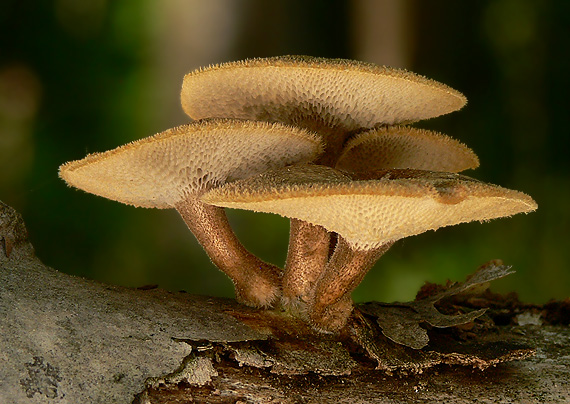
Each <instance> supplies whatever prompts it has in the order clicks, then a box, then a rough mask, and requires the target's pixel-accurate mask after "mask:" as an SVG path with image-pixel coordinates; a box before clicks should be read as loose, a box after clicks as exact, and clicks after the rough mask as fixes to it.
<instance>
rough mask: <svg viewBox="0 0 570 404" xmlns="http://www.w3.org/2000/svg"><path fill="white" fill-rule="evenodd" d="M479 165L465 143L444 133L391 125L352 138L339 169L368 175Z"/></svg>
mask: <svg viewBox="0 0 570 404" xmlns="http://www.w3.org/2000/svg"><path fill="white" fill-rule="evenodd" d="M478 166H479V159H478V158H477V156H476V155H475V153H474V152H473V150H471V149H470V148H468V147H467V146H465V145H464V144H463V143H461V142H459V141H457V140H455V139H453V138H451V137H449V136H446V135H443V134H441V133H437V132H433V131H429V130H424V129H417V128H411V127H409V126H390V127H387V128H377V129H372V130H370V131H367V132H363V133H360V134H358V135H356V136H355V137H353V138H352V139H350V140H349V141H348V142H347V144H346V146H345V147H344V149H343V152H342V155H341V156H340V158H339V160H338V162H337V164H336V168H337V169H340V170H346V171H352V172H365V171H371V170H378V169H386V168H413V169H418V170H432V171H446V172H452V173H456V172H460V171H463V170H467V169H470V168H476V167H478Z"/></svg>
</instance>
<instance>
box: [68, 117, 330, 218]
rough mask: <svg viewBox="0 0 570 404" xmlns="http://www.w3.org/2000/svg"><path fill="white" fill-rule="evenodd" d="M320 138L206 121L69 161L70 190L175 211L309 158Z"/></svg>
mask: <svg viewBox="0 0 570 404" xmlns="http://www.w3.org/2000/svg"><path fill="white" fill-rule="evenodd" d="M321 151H322V144H321V141H320V139H319V138H318V136H316V135H314V134H311V133H310V132H307V131H306V130H303V129H299V128H293V127H290V126H286V125H281V124H268V123H263V122H249V121H241V120H230V119H226V120H204V121H198V122H194V123H191V124H189V125H183V126H179V127H176V128H173V129H169V130H166V131H164V132H162V133H159V134H156V135H154V136H150V137H147V138H144V139H141V140H138V141H135V142H132V143H129V144H126V145H124V146H120V147H118V148H116V149H114V150H110V151H107V152H104V153H94V154H90V155H88V156H87V157H85V158H84V159H82V160H77V161H72V162H68V163H66V164H64V165H62V166H61V167H60V169H59V175H60V177H61V178H63V179H64V180H65V181H66V182H67V183H68V184H69V185H71V186H74V187H77V188H80V189H83V190H84V191H87V192H90V193H92V194H95V195H100V196H103V197H105V198H108V199H112V200H115V201H119V202H122V203H126V204H129V205H135V206H140V207H147V208H160V209H166V208H173V207H174V205H176V204H177V203H178V202H180V201H182V200H183V199H185V198H186V197H187V196H188V195H189V194H197V193H200V192H203V191H205V190H207V189H210V188H212V187H214V186H217V185H221V184H223V183H225V182H227V181H232V180H235V179H240V178H245V177H249V176H251V175H255V174H257V173H259V172H262V171H266V170H268V169H272V168H278V167H283V166H285V165H288V164H294V163H299V162H306V161H311V160H313V159H314V158H315V157H316V156H318V154H319V153H320V152H321Z"/></svg>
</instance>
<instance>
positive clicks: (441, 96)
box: [181, 56, 466, 132]
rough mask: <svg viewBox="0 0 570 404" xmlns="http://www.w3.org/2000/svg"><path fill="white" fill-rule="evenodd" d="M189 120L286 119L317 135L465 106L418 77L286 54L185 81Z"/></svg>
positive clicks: (212, 68)
mask: <svg viewBox="0 0 570 404" xmlns="http://www.w3.org/2000/svg"><path fill="white" fill-rule="evenodd" d="M181 101H182V107H183V109H184V111H185V112H186V113H187V114H188V115H189V116H190V117H191V118H194V119H201V118H208V117H231V118H241V119H252V120H263V121H269V122H284V123H289V124H293V125H296V126H301V127H305V128H309V129H311V130H314V131H317V132H319V127H321V128H325V127H326V128H337V129H338V130H339V131H344V132H348V131H354V130H359V129H362V128H372V127H375V126H377V125H393V124H396V123H403V122H413V121H417V120H421V119H427V118H433V117H436V116H439V115H443V114H447V113H449V112H452V111H455V110H458V109H460V108H461V107H463V106H464V105H465V103H466V99H465V97H464V96H463V95H462V94H461V93H459V92H458V91H456V90H453V89H452V88H450V87H448V86H446V85H444V84H441V83H438V82H436V81H434V80H430V79H427V78H425V77H422V76H419V75H417V74H414V73H411V72H408V71H405V70H401V69H393V68H389V67H384V66H377V65H373V64H369V63H363V62H356V61H350V60H343V59H324V58H312V57H306V56H305V57H299V56H283V57H273V58H267V59H250V60H244V61H239V62H232V63H224V64H220V65H215V66H210V67H208V68H204V69H199V70H197V71H194V72H191V73H189V74H187V75H186V76H185V77H184V82H183V85H182V92H181Z"/></svg>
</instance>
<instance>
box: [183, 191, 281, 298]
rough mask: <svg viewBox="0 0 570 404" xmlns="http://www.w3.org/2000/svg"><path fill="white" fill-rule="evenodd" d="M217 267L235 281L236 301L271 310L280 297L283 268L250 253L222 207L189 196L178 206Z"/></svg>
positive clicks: (187, 224) (189, 227)
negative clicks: (237, 235)
mask: <svg viewBox="0 0 570 404" xmlns="http://www.w3.org/2000/svg"><path fill="white" fill-rule="evenodd" d="M175 208H176V210H177V211H178V213H179V214H180V216H182V219H183V220H184V222H185V223H186V226H188V229H190V231H191V232H192V234H194V237H196V240H198V242H199V243H200V245H201V246H202V248H203V249H204V251H206V253H207V254H208V256H209V257H210V259H211V260H212V262H213V263H214V265H216V266H217V267H218V268H220V269H221V270H222V271H223V272H224V273H225V274H226V275H227V276H228V277H229V278H230V279H231V280H232V282H233V284H234V287H235V294H236V299H237V300H238V301H239V302H242V303H245V304H247V305H249V306H253V307H268V306H270V305H271V304H272V303H273V302H275V299H276V298H277V297H278V296H279V295H280V286H279V285H280V278H281V272H282V270H281V268H279V267H276V266H275V265H272V264H269V263H267V262H264V261H262V260H260V259H259V258H258V257H256V256H255V255H254V254H252V253H251V252H249V251H248V250H247V249H246V248H245V247H244V246H243V245H242V244H241V242H240V241H239V240H238V238H237V237H236V235H235V233H234V232H233V230H232V228H231V226H230V223H229V222H228V218H227V216H226V212H225V210H224V209H223V208H219V207H217V206H212V205H206V204H204V203H202V202H200V201H199V200H198V199H196V198H195V197H194V196H190V197H188V198H187V199H185V200H183V201H181V202H178V203H177V204H176V205H175Z"/></svg>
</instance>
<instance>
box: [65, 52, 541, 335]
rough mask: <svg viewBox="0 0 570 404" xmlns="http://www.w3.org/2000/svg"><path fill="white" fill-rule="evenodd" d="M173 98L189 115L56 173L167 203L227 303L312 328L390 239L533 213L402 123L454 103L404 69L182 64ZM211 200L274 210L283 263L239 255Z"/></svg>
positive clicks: (458, 99)
mask: <svg viewBox="0 0 570 404" xmlns="http://www.w3.org/2000/svg"><path fill="white" fill-rule="evenodd" d="M181 100H182V107H183V109H184V111H185V112H186V113H187V114H188V115H189V116H190V117H191V118H192V119H194V120H195V121H194V122H193V123H191V124H188V125H185V126H181V127H178V128H174V129H170V130H167V131H165V132H163V133H160V134H157V135H155V136H152V137H149V138H146V139H142V140H139V141H136V142H133V143H130V144H127V145H125V146H121V147H119V148H117V149H115V150H111V151H108V152H104V153H98V154H92V155H89V156H87V157H86V158H84V159H82V160H78V161H73V162H70V163H66V164H64V165H62V166H61V167H60V176H61V177H62V178H63V179H64V180H65V181H66V182H67V183H68V184H70V185H72V186H75V187H77V188H81V189H83V190H85V191H87V192H91V193H94V194H97V195H101V196H104V197H106V198H110V199H114V200H117V201H120V202H123V203H127V204H132V205H135V206H143V207H155V208H175V209H176V210H177V211H178V212H179V213H180V215H181V216H182V218H183V219H184V221H185V222H186V224H187V225H188V227H189V229H190V230H191V231H192V232H193V233H194V235H195V236H196V238H197V240H198V241H199V242H200V244H201V245H202V246H203V247H204V249H205V251H206V252H207V254H208V255H209V256H210V258H211V260H212V261H213V262H214V264H216V265H217V266H218V267H219V268H220V269H221V270H222V271H224V272H225V273H226V274H227V275H228V276H229V277H230V278H231V280H232V281H233V283H234V285H235V290H236V298H237V299H238V300H239V301H240V302H242V303H244V304H247V305H250V306H254V307H271V306H275V305H277V304H278V303H281V304H282V305H283V307H286V308H288V309H290V310H291V311H292V312H293V313H296V314H299V315H301V316H303V318H305V319H307V321H309V322H310V324H311V325H312V326H313V327H314V328H315V329H318V330H322V331H329V332H331V331H332V332H334V331H338V330H339V329H341V328H342V327H343V326H344V325H345V324H346V321H347V319H348V317H349V315H350V313H351V312H352V308H353V305H352V299H351V292H352V291H353V290H354V289H355V288H356V286H357V285H358V284H359V283H360V282H361V281H362V279H363V277H364V275H365V274H366V273H367V272H368V270H369V269H370V268H371V267H372V266H373V265H374V263H375V262H376V261H377V260H378V258H379V257H380V256H381V255H382V254H383V253H384V252H385V251H386V250H388V248H390V246H391V245H392V244H393V243H394V242H395V241H397V240H399V239H401V238H404V237H407V236H411V235H414V234H419V233H422V232H425V231H427V230H436V229H438V228H440V227H443V226H450V225H454V224H458V223H464V222H470V221H475V220H478V221H485V220H489V219H494V218H498V217H504V216H510V215H513V214H516V213H520V212H525V213H528V212H530V211H533V210H535V209H536V207H537V205H536V203H535V202H534V201H533V200H532V198H531V197H529V196H528V195H525V194H523V193H521V192H517V191H512V190H508V189H505V188H501V187H499V186H496V185H491V184H486V183H483V182H480V181H478V180H475V179H472V178H470V177H467V176H464V175H461V174H458V173H459V172H461V171H463V170H466V169H471V168H476V167H477V166H478V165H479V161H478V159H477V156H476V155H475V153H474V152H473V151H472V150H470V149H469V148H468V147H466V146H465V145H463V144H462V143H460V142H458V141H456V140H454V139H452V138H450V137H448V136H445V135H442V134H439V133H435V132H432V131H427V130H421V129H416V128H413V127H410V126H407V125H408V124H409V123H411V122H415V121H419V120H422V119H428V118H433V117H436V116H439V115H443V114H446V113H449V112H453V111H455V110H458V109H460V108H461V107H463V106H464V105H465V103H466V99H465V97H464V96H463V95H462V94H461V93H459V92H457V91H455V90H453V89H451V88H449V87H447V86H446V85H443V84H441V83H438V82H435V81H433V80H429V79H427V78H425V77H422V76H419V75H416V74H414V73H410V72H407V71H404V70H398V69H392V68H388V67H380V66H376V65H372V64H368V63H362V62H354V61H348V60H338V59H333V60H329V59H322V58H312V57H298V56H285V57H274V58H266V59H251V60H245V61H240V62H233V63H225V64H221V65H216V66H211V67H208V68H204V69H200V70H197V71H194V72H191V73H189V74H187V75H186V76H185V77H184V82H183V86H182V94H181ZM224 208H239V209H248V210H253V211H258V212H269V213H276V214H279V215H282V216H285V217H287V218H289V219H290V224H291V227H290V236H289V249H288V254H287V259H286V263H285V268H284V269H280V268H278V267H276V266H274V265H271V264H268V263H265V262H263V261H261V260H260V259H258V258H257V257H255V256H254V255H253V254H251V253H250V252H248V251H247V250H246V249H245V248H244V247H243V246H242V245H241V244H240V242H239V241H238V240H237V238H236V237H235V235H234V233H233V231H232V229H231V228H230V226H229V224H228V221H227V218H226V216H225V211H224Z"/></svg>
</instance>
